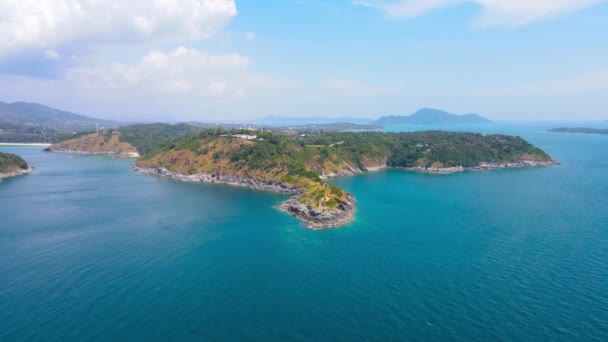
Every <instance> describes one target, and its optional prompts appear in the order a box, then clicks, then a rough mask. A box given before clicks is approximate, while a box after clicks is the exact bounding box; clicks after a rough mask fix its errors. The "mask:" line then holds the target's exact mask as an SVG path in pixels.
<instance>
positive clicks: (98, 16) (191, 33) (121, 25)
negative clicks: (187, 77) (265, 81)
mask: <svg viewBox="0 0 608 342" xmlns="http://www.w3.org/2000/svg"><path fill="white" fill-rule="evenodd" d="M236 14H237V9H236V4H235V2H234V0H129V1H108V0H3V1H0V36H1V37H2V39H1V40H0V56H3V55H8V54H13V53H19V52H21V51H26V50H45V49H54V50H56V49H57V48H60V47H62V46H66V45H69V44H79V45H83V44H86V45H96V44H125V43H128V44H132V43H145V42H150V41H169V42H184V41H190V40H198V39H202V38H206V37H209V36H210V35H212V34H214V33H215V32H217V31H218V30H221V29H222V28H223V27H224V26H225V25H226V24H228V22H229V21H230V19H231V18H232V17H234V16H235V15H236Z"/></svg>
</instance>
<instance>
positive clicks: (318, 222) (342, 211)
mask: <svg viewBox="0 0 608 342" xmlns="http://www.w3.org/2000/svg"><path fill="white" fill-rule="evenodd" d="M556 165H559V163H558V162H556V161H554V160H551V161H546V162H545V161H530V160H520V161H516V162H511V163H480V164H479V165H478V166H474V167H462V166H457V167H445V168H423V167H410V168H399V167H389V166H387V165H386V164H385V165H375V166H369V167H368V166H364V168H365V169H355V168H348V169H345V170H343V171H341V172H338V173H330V174H324V175H321V177H322V178H325V179H327V178H336V177H347V176H353V175H358V174H364V173H368V172H378V171H381V170H386V169H397V170H403V171H410V172H419V173H430V174H451V173H457V172H481V171H491V170H497V169H516V168H524V167H546V166H556ZM132 169H133V171H135V172H139V173H144V174H149V175H153V176H159V177H163V178H170V179H175V180H179V181H184V182H204V183H211V184H226V185H232V186H240V187H247V188H251V189H256V190H262V191H270V192H275V193H280V194H283V195H289V196H291V198H289V199H288V200H286V201H284V202H282V203H281V204H279V205H278V206H277V207H276V208H277V209H278V210H280V211H283V212H285V213H288V214H290V215H291V216H293V217H295V218H296V219H298V220H300V221H302V222H304V223H305V224H306V226H307V227H308V228H309V229H326V228H337V227H341V226H343V225H345V224H348V223H350V222H352V221H353V220H354V213H355V208H356V207H355V202H356V200H355V198H354V197H353V196H352V195H351V194H347V196H346V201H344V202H342V203H340V204H339V205H338V207H337V208H335V209H332V210H325V211H322V210H320V209H318V208H314V207H311V206H308V205H306V204H304V203H302V202H300V201H299V195H301V194H302V190H301V189H300V188H298V187H295V186H293V185H291V184H288V183H285V182H274V181H261V180H258V179H255V178H251V177H246V176H233V175H226V174H223V173H222V174H220V173H214V174H208V173H199V174H193V175H184V174H181V173H176V172H172V171H169V170H167V169H166V168H163V167H141V166H138V165H137V164H133V165H132Z"/></svg>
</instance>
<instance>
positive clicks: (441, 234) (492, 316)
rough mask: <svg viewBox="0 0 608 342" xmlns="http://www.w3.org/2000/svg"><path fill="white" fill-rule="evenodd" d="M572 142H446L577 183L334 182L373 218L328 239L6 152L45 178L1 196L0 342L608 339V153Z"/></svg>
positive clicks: (236, 195)
mask: <svg viewBox="0 0 608 342" xmlns="http://www.w3.org/2000/svg"><path fill="white" fill-rule="evenodd" d="M562 125H563V124H561V125H560V124H557V123H556V124H551V123H535V124H518V123H496V124H491V125H480V126H463V127H458V126H454V127H449V129H453V130H473V131H480V132H484V133H507V134H514V135H520V136H522V137H524V138H526V139H527V140H529V141H530V142H531V143H533V144H535V145H537V146H539V147H541V148H543V149H544V150H545V151H547V152H548V153H549V154H551V155H552V156H553V157H554V158H555V159H557V160H559V161H560V162H561V163H562V165H561V166H558V167H549V168H530V169H516V170H500V171H492V172H481V173H460V174H451V175H427V174H416V173H408V172H403V171H396V170H390V171H383V172H378V173H371V174H366V175H360V176H356V177H349V178H340V179H336V180H332V182H334V183H335V184H338V185H340V186H342V187H344V188H345V189H347V190H348V191H350V192H352V193H353V194H354V195H355V197H356V198H357V201H358V212H357V214H356V220H355V222H353V223H352V224H350V225H348V226H346V227H343V228H341V229H330V230H322V231H312V230H308V229H306V228H305V227H303V226H302V225H301V224H300V223H299V222H297V221H296V220H295V219H293V218H292V217H290V216H288V215H286V214H284V213H282V212H279V211H278V210H276V209H274V206H275V205H276V204H278V203H280V202H281V201H282V200H284V199H285V197H284V196H280V195H276V194H272V193H265V192H260V191H254V190H250V189H244V188H235V187H230V186H224V185H210V184H191V183H180V182H176V181H172V180H157V179H154V178H150V177H149V176H147V175H142V174H137V173H134V172H132V171H131V170H130V163H131V162H132V160H120V159H113V158H110V157H99V156H82V155H69V154H52V153H44V152H42V151H40V149H41V148H40V147H8V146H0V150H1V151H3V152H12V153H17V154H20V155H21V156H23V157H24V158H25V159H26V160H27V161H28V162H29V163H30V164H31V165H33V166H34V167H36V171H35V172H34V173H32V174H29V175H25V176H20V177H16V178H11V179H5V180H3V181H1V182H0V340H1V341H21V340H23V341H36V340H40V341H85V340H86V341H115V340H123V341H178V340H200V341H205V340H260V341H284V340H328V341H350V340H374V341H387V340H460V341H477V340H479V341H490V340H491V341H494V340H519V341H549V340H552V341H559V340H563V341H573V340H578V341H594V340H596V341H602V340H603V341H605V340H608V157H607V154H606V153H607V151H608V136H599V135H584V134H558V133H544V132H543V131H544V130H545V129H547V128H552V127H556V126H562ZM595 125H596V126H597V127H601V126H607V125H606V124H600V123H597V124H595ZM586 126H589V124H586ZM432 128H434V127H412V126H407V127H405V126H401V127H399V126H395V127H390V128H389V129H388V130H392V131H397V130H412V129H432Z"/></svg>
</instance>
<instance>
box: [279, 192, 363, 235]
mask: <svg viewBox="0 0 608 342" xmlns="http://www.w3.org/2000/svg"><path fill="white" fill-rule="evenodd" d="M278 208H279V209H280V210H282V211H284V212H286V213H289V214H290V215H293V216H294V217H296V218H297V219H298V220H300V221H302V222H304V223H306V225H307V226H308V228H311V229H324V228H335V227H340V226H343V225H345V224H347V223H349V222H351V221H352V220H353V218H354V214H355V198H354V197H353V196H352V195H351V194H347V195H346V200H344V201H342V202H341V203H339V204H338V206H337V207H336V208H335V209H331V210H320V209H319V208H315V207H312V206H310V205H306V204H304V203H302V202H300V201H299V200H298V199H297V198H296V197H294V198H290V199H288V200H287V201H285V202H283V203H281V204H280V205H279V206H278Z"/></svg>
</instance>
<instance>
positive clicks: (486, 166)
mask: <svg viewBox="0 0 608 342" xmlns="http://www.w3.org/2000/svg"><path fill="white" fill-rule="evenodd" d="M557 165H560V164H559V163H558V162H557V161H554V160H551V161H547V162H545V161H530V160H520V161H516V162H512V163H481V164H479V165H477V166H472V167H463V166H453V167H440V168H434V167H428V168H426V167H390V166H388V165H377V166H371V167H365V169H364V170H363V169H353V168H347V169H344V170H343V171H341V172H338V173H327V174H323V175H321V177H322V178H336V177H348V176H354V175H358V174H363V173H368V172H376V171H381V170H387V169H396V170H404V171H411V172H419V173H432V174H451V173H456V172H481V171H491V170H499V169H519V168H524V167H547V166H557Z"/></svg>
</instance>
